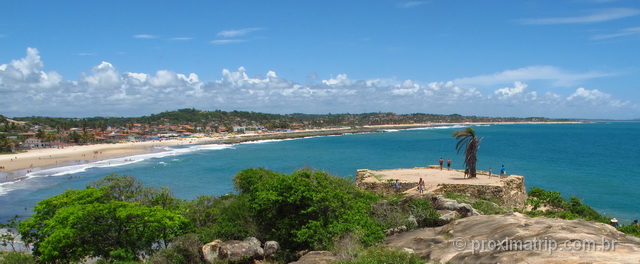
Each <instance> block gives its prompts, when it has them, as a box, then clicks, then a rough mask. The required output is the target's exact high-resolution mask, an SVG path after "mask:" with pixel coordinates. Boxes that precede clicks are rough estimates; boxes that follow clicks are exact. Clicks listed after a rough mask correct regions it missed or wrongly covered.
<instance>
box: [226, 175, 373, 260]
mask: <svg viewBox="0 0 640 264" xmlns="http://www.w3.org/2000/svg"><path fill="white" fill-rule="evenodd" d="M234 182H235V186H236V188H238V190H239V192H240V194H239V195H240V196H242V197H246V199H247V200H246V202H247V204H248V208H249V210H251V211H252V214H253V217H254V219H255V220H256V221H255V223H256V227H257V230H258V233H259V237H258V239H260V240H265V239H268V240H275V241H278V243H280V246H281V247H282V249H283V250H291V251H298V250H304V249H312V250H326V249H330V248H331V247H332V246H333V245H334V243H335V241H336V240H337V239H338V238H339V237H340V236H341V235H344V234H348V233H359V234H362V236H361V240H360V242H361V243H363V244H364V245H373V244H374V243H377V242H379V241H382V239H383V238H384V234H383V233H382V229H381V227H380V226H379V225H377V224H376V222H375V221H374V220H373V218H372V217H371V215H370V213H371V204H372V203H374V202H375V201H377V200H378V197H377V196H376V195H374V194H372V193H370V192H366V191H362V190H359V189H357V188H355V187H354V186H353V184H352V182H350V181H349V180H347V179H344V178H339V177H335V176H331V175H329V174H327V173H326V172H322V171H310V170H299V171H295V172H293V173H292V174H291V175H285V174H278V173H275V172H272V171H269V170H266V169H246V170H243V171H241V172H240V173H238V174H237V175H236V177H235V178H234Z"/></svg>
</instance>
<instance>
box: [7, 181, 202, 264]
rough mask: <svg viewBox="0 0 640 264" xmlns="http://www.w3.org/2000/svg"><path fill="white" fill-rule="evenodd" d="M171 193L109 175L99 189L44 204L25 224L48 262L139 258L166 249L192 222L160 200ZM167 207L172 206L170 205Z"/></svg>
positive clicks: (27, 235)
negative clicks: (160, 248)
mask: <svg viewBox="0 0 640 264" xmlns="http://www.w3.org/2000/svg"><path fill="white" fill-rule="evenodd" d="M166 195H167V193H166V192H164V191H162V190H157V189H153V188H142V187H141V186H140V183H139V182H137V181H135V180H134V179H133V178H132V177H129V176H123V177H117V176H114V175H112V176H109V177H107V178H105V179H104V180H103V181H102V182H100V183H97V184H95V187H92V186H88V187H87V188H86V189H84V190H67V191H66V192H64V193H63V194H60V195H56V196H53V197H50V198H47V199H44V200H42V201H40V202H39V203H38V204H37V205H36V207H35V208H34V214H33V216H31V217H30V218H27V219H26V220H25V221H23V222H22V223H21V224H20V228H19V231H20V234H21V235H22V238H23V240H24V241H25V242H26V243H33V252H34V255H36V256H38V257H39V260H40V261H42V262H46V263H58V262H75V261H80V260H82V259H84V258H86V257H98V258H102V259H105V260H136V259H137V258H138V257H139V256H140V255H141V254H142V253H146V254H151V253H152V252H154V251H155V250H156V249H158V248H159V247H163V246H166V242H168V241H169V240H170V239H171V238H172V237H174V236H177V235H180V234H182V233H184V232H186V230H188V226H189V225H190V222H189V221H188V220H187V219H186V218H185V217H184V216H182V214H181V213H180V212H179V211H178V210H177V208H170V207H163V206H162V205H160V204H157V200H167V199H166V197H165V198H159V197H163V196H166ZM165 204H166V203H165Z"/></svg>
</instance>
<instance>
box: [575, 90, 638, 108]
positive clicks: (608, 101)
mask: <svg viewBox="0 0 640 264" xmlns="http://www.w3.org/2000/svg"><path fill="white" fill-rule="evenodd" d="M567 101H571V102H573V103H579V104H580V105H592V106H594V105H602V106H607V107H614V108H619V107H624V106H627V105H630V104H631V102H629V101H621V100H618V99H614V98H613V96H612V95H611V94H607V93H603V92H601V91H598V90H597V89H593V90H587V89H585V88H582V87H580V88H578V89H577V90H576V91H575V92H574V93H573V94H571V95H570V96H569V97H567Z"/></svg>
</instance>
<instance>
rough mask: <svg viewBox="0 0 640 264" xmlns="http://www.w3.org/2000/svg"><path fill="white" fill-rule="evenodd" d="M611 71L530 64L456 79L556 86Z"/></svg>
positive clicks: (468, 82)
mask: <svg viewBox="0 0 640 264" xmlns="http://www.w3.org/2000/svg"><path fill="white" fill-rule="evenodd" d="M611 75H612V74H611V73H603V72H598V71H590V72H584V73H572V72H568V71H566V70H563V69H561V68H558V67H555V66H548V65H547V66H529V67H524V68H518V69H515V70H505V71H502V72H497V73H493V74H489V75H479V76H473V77H464V78H459V79H455V80H454V82H455V83H457V84H460V85H469V86H475V85H479V86H483V85H496V84H505V83H513V82H515V81H529V80H546V81H551V83H552V84H553V85H554V86H572V85H575V84H577V83H580V82H582V81H585V80H589V79H593V78H600V77H606V76H611Z"/></svg>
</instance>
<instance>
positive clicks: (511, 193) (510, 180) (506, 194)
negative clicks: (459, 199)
mask: <svg viewBox="0 0 640 264" xmlns="http://www.w3.org/2000/svg"><path fill="white" fill-rule="evenodd" d="M433 193H435V194H443V195H444V194H446V193H457V194H464V195H468V196H472V197H480V196H485V197H491V198H495V199H497V200H499V201H501V202H502V203H503V204H504V205H505V206H506V207H512V208H524V203H525V201H526V200H527V190H526V187H525V185H524V177H523V176H518V175H511V176H509V177H507V178H505V179H503V180H502V181H500V184H499V185H471V184H445V183H441V184H438V187H437V188H436V189H435V190H434V191H433Z"/></svg>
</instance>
